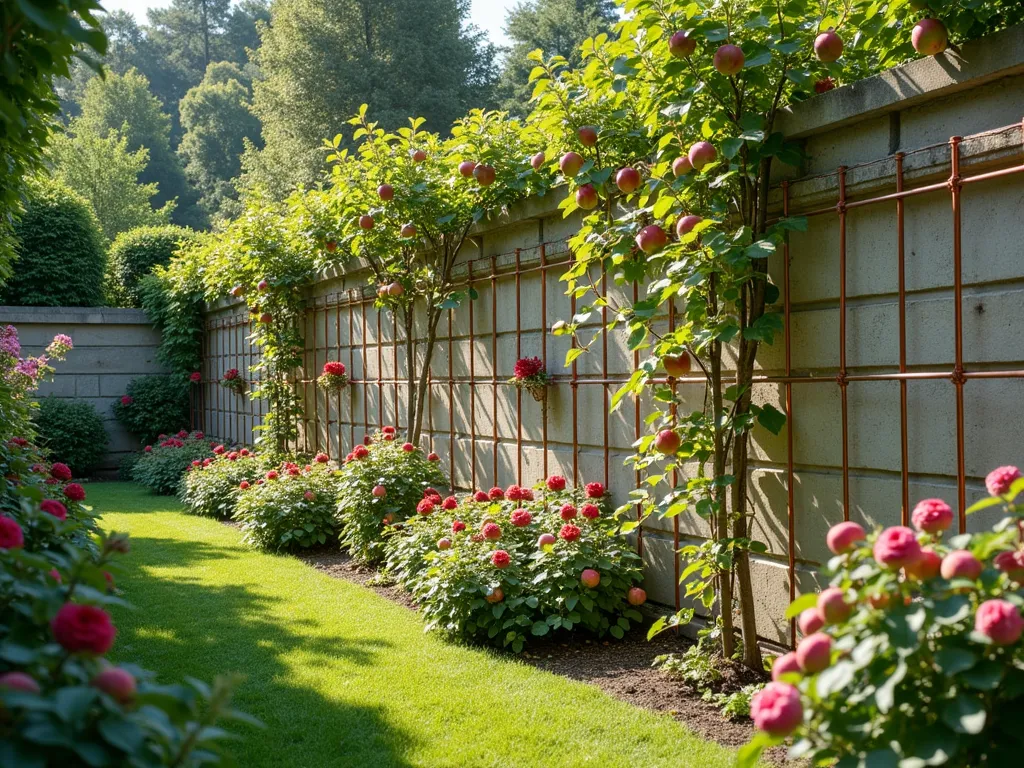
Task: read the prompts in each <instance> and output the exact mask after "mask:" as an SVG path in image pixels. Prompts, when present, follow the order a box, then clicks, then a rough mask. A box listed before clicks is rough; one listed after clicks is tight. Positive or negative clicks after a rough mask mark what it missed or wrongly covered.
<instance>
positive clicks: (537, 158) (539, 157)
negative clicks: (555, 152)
mask: <svg viewBox="0 0 1024 768" xmlns="http://www.w3.org/2000/svg"><path fill="white" fill-rule="evenodd" d="M545 160H547V157H546V156H545V155H544V153H543V152H538V153H537V154H536V155H534V156H533V157H531V158H530V165H531V166H533V170H535V171H539V170H540V169H541V166H543V165H544V161H545Z"/></svg>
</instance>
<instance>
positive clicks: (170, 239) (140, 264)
mask: <svg viewBox="0 0 1024 768" xmlns="http://www.w3.org/2000/svg"><path fill="white" fill-rule="evenodd" d="M194 237H195V232H193V231H192V230H191V229H186V228H185V227H174V226H165V227H138V228H137V229H132V230H129V231H128V232H122V233H121V234H119V235H118V236H117V238H115V240H114V244H113V245H112V246H111V247H110V256H109V265H108V271H107V275H108V278H107V279H108V289H109V292H110V295H111V296H112V297H113V298H115V299H116V300H117V302H118V303H119V304H122V305H123V306H127V307H141V306H142V296H141V294H140V292H139V281H140V280H142V278H144V277H145V276H146V275H148V274H149V273H150V271H152V269H153V267H155V266H158V265H159V266H164V265H166V264H168V263H170V261H171V256H173V255H174V253H175V251H177V250H178V245H179V244H180V243H182V242H183V241H187V240H190V239H192V238H194Z"/></svg>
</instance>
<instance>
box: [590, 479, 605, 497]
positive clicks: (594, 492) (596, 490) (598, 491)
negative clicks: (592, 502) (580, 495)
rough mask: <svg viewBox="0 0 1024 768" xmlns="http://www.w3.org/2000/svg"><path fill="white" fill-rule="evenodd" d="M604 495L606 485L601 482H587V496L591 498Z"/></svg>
mask: <svg viewBox="0 0 1024 768" xmlns="http://www.w3.org/2000/svg"><path fill="white" fill-rule="evenodd" d="M602 496H604V486H603V485H601V484H600V483H587V497H588V498H591V499H600V498H601V497H602Z"/></svg>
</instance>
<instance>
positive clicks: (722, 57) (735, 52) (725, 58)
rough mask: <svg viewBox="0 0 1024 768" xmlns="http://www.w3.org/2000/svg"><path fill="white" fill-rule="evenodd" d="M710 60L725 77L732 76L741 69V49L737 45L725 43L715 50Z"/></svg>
mask: <svg viewBox="0 0 1024 768" xmlns="http://www.w3.org/2000/svg"><path fill="white" fill-rule="evenodd" d="M712 62H713V63H714V65H715V69H717V70H718V71H719V72H720V73H722V74H723V75H725V76H726V77H732V76H733V75H736V74H739V72H740V70H741V69H743V62H744V58H743V51H742V50H741V49H740V47H739V46H738V45H733V44H732V43H726V44H725V45H723V46H721V47H720V48H719V49H718V50H717V51H715V56H714V59H713V60H712Z"/></svg>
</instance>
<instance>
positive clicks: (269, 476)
mask: <svg viewBox="0 0 1024 768" xmlns="http://www.w3.org/2000/svg"><path fill="white" fill-rule="evenodd" d="M279 477H280V475H279V474H277V471H276V470H273V469H272V470H270V471H269V472H267V480H277V478H279Z"/></svg>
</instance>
